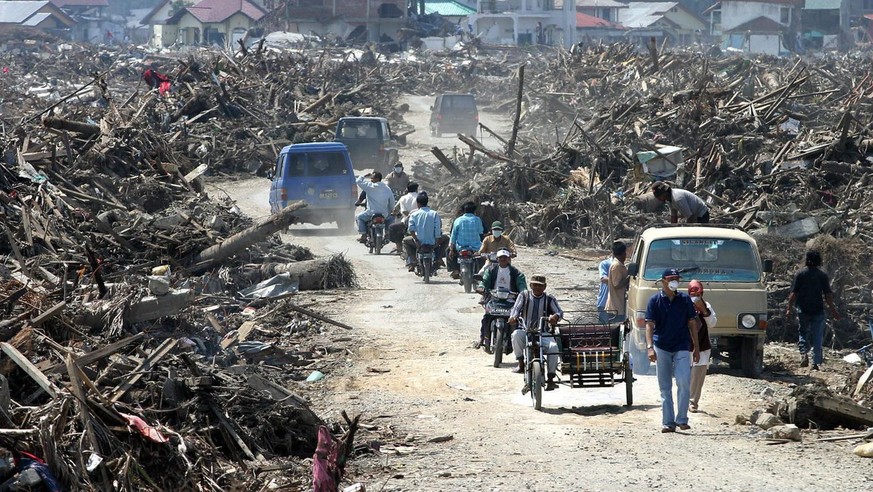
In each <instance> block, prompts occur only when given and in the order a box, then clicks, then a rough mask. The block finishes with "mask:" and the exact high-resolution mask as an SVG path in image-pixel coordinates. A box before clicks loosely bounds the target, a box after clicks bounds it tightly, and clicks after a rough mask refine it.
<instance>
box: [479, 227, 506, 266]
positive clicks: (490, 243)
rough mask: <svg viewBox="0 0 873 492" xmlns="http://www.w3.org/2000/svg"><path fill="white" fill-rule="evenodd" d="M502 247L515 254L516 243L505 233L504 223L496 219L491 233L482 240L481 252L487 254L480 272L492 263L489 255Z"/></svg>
mask: <svg viewBox="0 0 873 492" xmlns="http://www.w3.org/2000/svg"><path fill="white" fill-rule="evenodd" d="M501 249H505V250H509V253H510V254H511V255H512V256H515V243H513V242H512V239H509V237H507V236H504V235H503V223H502V222H500V221H499V220H495V221H494V222H492V223H491V235H490V236H485V239H483V240H482V247H480V248H479V254H480V255H483V256H485V264H484V265H483V266H482V270H480V271H479V273H484V272H485V268H487V267H488V266H489V265H490V264H491V258H490V257H489V255H491V253H496V252H498V251H500V250H501Z"/></svg>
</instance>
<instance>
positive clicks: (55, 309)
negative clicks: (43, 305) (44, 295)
mask: <svg viewBox="0 0 873 492" xmlns="http://www.w3.org/2000/svg"><path fill="white" fill-rule="evenodd" d="M65 307H67V301H61V302H59V303H57V304H55V305H54V306H52V307H50V308H48V309H47V310H45V311H43V312H42V313H41V314H40V315H39V316H37V317H36V318H33V319H32V320H30V324H31V325H33V326H42V324H43V323H45V322H46V321H48V320H50V319H52V318H54V317H55V316H57V315H58V314H59V313H60V312H61V311H63V310H64V308H65Z"/></svg>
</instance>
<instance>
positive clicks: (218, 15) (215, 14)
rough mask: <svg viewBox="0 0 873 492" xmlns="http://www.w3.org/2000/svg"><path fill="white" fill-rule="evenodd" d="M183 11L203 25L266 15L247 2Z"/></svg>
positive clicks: (207, 3) (210, 2) (218, 0)
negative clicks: (239, 14) (237, 16)
mask: <svg viewBox="0 0 873 492" xmlns="http://www.w3.org/2000/svg"><path fill="white" fill-rule="evenodd" d="M104 1H105V0H104ZM185 10H187V11H188V12H190V13H191V15H193V16H194V17H195V18H196V19H197V20H199V21H200V22H202V23H204V24H215V23H218V22H224V21H225V20H227V19H228V18H229V17H231V16H233V15H234V14H236V13H241V14H243V15H245V16H247V17H248V18H249V19H251V20H253V21H258V20H261V18H263V17H264V16H265V15H267V13H266V12H264V11H263V10H261V8H260V7H258V6H257V5H255V4H254V3H252V2H249V1H248V0H203V1H202V2H200V3H197V4H196V5H192V6H190V7H188V8H186V9H185Z"/></svg>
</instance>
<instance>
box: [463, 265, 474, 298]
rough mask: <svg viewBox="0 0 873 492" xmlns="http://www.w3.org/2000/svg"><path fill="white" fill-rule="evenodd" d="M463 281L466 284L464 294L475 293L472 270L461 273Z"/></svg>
mask: <svg viewBox="0 0 873 492" xmlns="http://www.w3.org/2000/svg"><path fill="white" fill-rule="evenodd" d="M461 280H462V281H463V282H464V293H466V294H469V293H470V292H473V269H472V268H470V269H468V270H466V271H465V272H461Z"/></svg>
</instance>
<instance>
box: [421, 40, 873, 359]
mask: <svg viewBox="0 0 873 492" xmlns="http://www.w3.org/2000/svg"><path fill="white" fill-rule="evenodd" d="M868 58H869V56H868V55H866V54H862V53H852V54H848V55H839V57H832V58H827V59H821V60H814V61H809V62H804V61H795V60H789V59H773V58H755V59H748V58H741V57H728V58H717V59H716V58H710V57H708V56H704V55H701V54H699V53H694V52H687V51H674V52H669V53H657V52H656V53H655V54H653V55H642V54H639V53H637V52H636V51H635V50H633V49H632V48H631V47H629V46H624V45H608V46H590V47H587V48H585V49H574V50H573V51H572V52H558V53H556V54H555V55H554V56H550V57H535V56H532V55H529V56H528V57H527V58H522V59H520V60H519V63H521V64H523V67H522V68H520V69H519V70H518V71H517V72H516V76H515V77H504V78H501V79H497V78H492V77H490V76H488V75H482V76H478V75H477V74H476V72H475V70H474V71H473V73H472V74H471V75H469V76H468V77H467V78H465V79H464V82H463V83H464V87H473V86H476V85H478V86H479V87H482V86H486V85H487V86H488V87H489V91H488V95H491V101H492V107H497V108H500V110H501V111H503V112H504V113H506V112H514V111H515V110H514V107H515V106H516V105H518V107H520V108H521V112H520V114H519V115H518V116H519V118H518V120H517V125H516V126H514V128H513V131H512V135H506V134H501V135H497V137H498V138H499V139H500V140H501V141H503V142H504V143H505V146H504V148H503V150H502V151H494V150H491V149H488V148H485V147H484V146H483V145H482V144H481V143H480V142H479V141H478V140H477V139H476V138H474V137H470V136H464V135H462V136H459V141H460V143H459V145H460V146H462V147H464V148H466V149H468V151H467V152H466V153H464V154H463V155H460V156H458V157H457V158H456V159H455V160H454V161H453V160H452V159H449V158H447V157H446V156H445V155H444V154H443V153H442V152H438V149H436V150H435V151H434V154H435V155H436V157H437V159H438V161H440V162H441V164H438V165H435V164H433V163H419V167H418V168H415V169H413V170H414V171H415V172H416V174H419V172H420V171H421V173H422V174H424V173H427V172H431V173H439V174H438V175H437V176H433V175H431V176H429V178H430V179H431V180H433V181H434V182H443V183H446V184H447V186H445V188H444V192H443V193H442V194H440V195H439V196H438V197H437V199H436V200H434V201H435V202H436V205H437V206H438V207H439V208H441V209H443V210H450V211H454V210H456V209H457V204H458V203H460V202H461V201H463V200H466V199H467V198H469V197H473V198H474V199H476V200H478V201H480V202H481V201H488V202H492V203H494V204H495V206H496V207H497V208H498V210H499V212H500V215H501V216H502V218H503V219H504V223H509V224H510V225H511V228H510V229H509V230H508V233H509V234H510V235H511V236H512V238H513V239H514V240H515V241H518V242H521V243H525V244H534V243H544V242H549V243H553V244H557V245H560V246H568V247H577V246H582V245H586V244H587V245H593V246H600V247H603V248H606V247H607V245H608V244H609V243H610V242H611V241H612V240H614V239H618V238H632V237H633V236H634V235H635V233H636V232H637V231H639V230H640V229H642V228H643V227H645V226H646V225H648V224H651V223H655V222H663V221H664V220H666V218H665V212H664V211H663V210H658V209H657V206H660V202H656V206H655V207H651V206H650V205H651V203H652V202H651V201H650V200H649V199H647V192H648V187H649V184H650V183H651V182H652V181H654V180H656V179H660V180H665V181H669V182H671V183H672V184H673V185H674V186H676V187H678V188H685V189H689V190H691V191H694V192H695V193H697V194H698V196H700V197H701V198H703V199H704V200H705V201H707V203H708V204H709V207H710V211H711V216H712V222H714V223H719V224H732V225H736V226H738V227H741V228H743V229H745V230H747V231H749V232H751V233H752V234H753V235H755V236H756V237H758V238H759V239H760V240H761V244H762V246H764V248H763V251H762V254H763V255H764V257H765V258H772V259H774V260H776V262H777V267H779V269H780V270H779V271H780V275H779V276H778V277H777V278H776V280H775V281H774V282H771V285H772V286H773V289H774V290H773V292H772V295H771V299H772V302H773V304H772V305H771V307H772V311H771V318H770V321H771V323H770V324H771V330H773V334H772V335H774V337H775V338H781V337H783V336H786V337H787V336H788V335H787V332H788V331H790V328H787V327H785V326H784V320H783V319H782V318H781V316H780V314H779V313H780V311H779V310H778V309H777V308H778V307H782V308H783V310H784V299H785V298H786V297H787V295H788V289H789V286H790V276H789V275H790V274H791V273H793V272H794V271H795V270H796V269H797V268H799V267H800V266H802V265H800V263H801V262H802V256H803V255H802V252H803V250H804V249H805V246H804V244H803V242H802V241H806V240H807V239H810V238H813V237H817V239H816V242H815V245H816V246H818V247H820V248H821V249H823V252H822V253H823V256H824V258H825V262H826V267H827V270H828V272H829V273H830V275H831V277H832V279H833V280H834V285H835V290H836V293H837V298H838V299H839V308H840V310H841V311H842V312H843V313H844V318H845V319H846V320H845V321H843V322H840V323H837V324H836V325H837V326H836V328H835V330H836V332H837V334H838V341H837V343H836V347H837V348H841V347H844V346H853V345H854V346H857V344H858V343H860V342H861V341H864V340H869V336H868V335H867V334H866V330H859V329H858V321H859V320H861V319H866V315H867V312H868V311H869V308H870V307H871V306H873V304H871V303H870V301H871V299H870V289H869V286H868V282H869V278H870V275H871V269H870V267H869V265H870V262H869V261H868V259H869V258H870V249H869V248H868V247H867V246H865V243H867V242H869V241H867V240H868V239H870V238H871V237H873V223H871V222H870V221H869V220H868V217H869V216H870V210H871V209H873V202H871V198H870V196H869V195H870V194H869V193H865V191H864V190H865V189H866V184H867V183H868V181H869V177H870V174H871V172H873V165H871V164H873V154H871V155H870V156H868V150H867V149H868V147H869V144H870V142H871V141H873V140H869V136H868V135H869V124H870V121H869V118H868V117H867V116H866V115H867V114H868V113H869V111H866V110H865V109H870V105H871V102H873V98H871V95H873V82H871V81H870V79H869V77H867V76H866V72H865V70H866V69H865V68H864V67H865V66H866V64H865V60H868ZM478 62H479V60H478V59H476V60H474V61H473V63H478ZM459 65H460V64H459ZM525 69H526V73H525ZM520 81H521V82H522V84H520V83H519V82H520ZM519 85H521V90H519ZM483 96H484V95H483ZM483 99H487V96H484V97H483ZM481 131H482V132H483V134H484V133H486V132H487V133H489V134H491V133H492V132H493V129H490V128H486V127H484V126H483V127H481ZM649 196H650V195H649ZM847 253H850V254H847ZM855 259H857V260H858V261H857V262H856V261H855Z"/></svg>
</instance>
